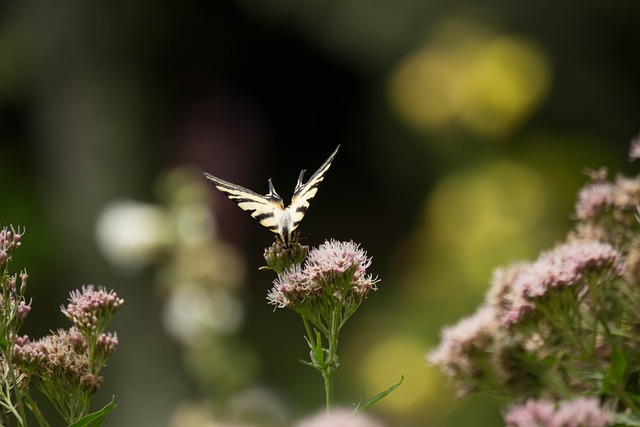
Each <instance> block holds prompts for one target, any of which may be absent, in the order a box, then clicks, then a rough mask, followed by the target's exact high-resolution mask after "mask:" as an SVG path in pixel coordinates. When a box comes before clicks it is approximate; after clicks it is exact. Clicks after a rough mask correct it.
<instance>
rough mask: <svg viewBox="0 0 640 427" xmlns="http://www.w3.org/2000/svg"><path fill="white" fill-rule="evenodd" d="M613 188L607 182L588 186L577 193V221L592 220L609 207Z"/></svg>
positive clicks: (612, 197)
mask: <svg viewBox="0 0 640 427" xmlns="http://www.w3.org/2000/svg"><path fill="white" fill-rule="evenodd" d="M614 193H615V186H614V185H613V184H611V183H608V182H598V183H594V184H589V185H587V186H586V187H584V188H582V189H581V190H580V192H579V193H578V201H577V203H576V217H577V218H578V219H579V220H583V221H584V220H589V219H593V218H595V217H596V216H598V215H599V214H601V213H603V212H605V211H606V210H607V209H609V208H610V207H611V205H612V204H613V200H614Z"/></svg>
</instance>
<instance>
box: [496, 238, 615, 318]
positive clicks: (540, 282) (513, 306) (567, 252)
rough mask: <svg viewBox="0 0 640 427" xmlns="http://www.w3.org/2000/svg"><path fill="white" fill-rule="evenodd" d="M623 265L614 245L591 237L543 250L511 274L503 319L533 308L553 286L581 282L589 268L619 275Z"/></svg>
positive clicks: (605, 273)
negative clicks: (510, 285)
mask: <svg viewBox="0 0 640 427" xmlns="http://www.w3.org/2000/svg"><path fill="white" fill-rule="evenodd" d="M624 267H625V266H624V262H623V257H622V255H621V254H620V252H618V251H617V250H616V249H614V248H613V246H611V245H609V244H608V243H601V242H597V241H592V240H583V241H579V240H577V241H570V242H568V243H565V244H563V245H560V246H558V247H556V248H555V249H553V250H551V251H548V252H543V253H542V254H541V255H540V257H539V258H538V259H537V260H536V262H534V263H533V264H529V265H528V266H527V267H525V268H520V269H518V271H517V272H516V274H514V275H513V277H511V280H512V290H511V292H510V293H508V294H506V299H507V304H506V305H507V306H508V308H507V310H506V312H505V314H504V315H503V318H502V319H503V323H505V324H514V323H516V322H518V321H519V320H520V319H521V318H522V317H523V315H524V314H526V313H527V312H529V311H532V310H533V309H534V305H535V304H534V303H535V301H536V300H542V298H543V297H545V296H547V295H548V293H549V292H550V291H552V290H553V289H555V288H561V287H564V286H580V285H583V284H584V282H585V279H586V278H587V277H588V276H589V274H590V273H592V272H600V273H601V274H602V275H603V277H609V274H612V275H613V277H619V276H621V275H622V274H623V272H624ZM596 274H598V273H596Z"/></svg>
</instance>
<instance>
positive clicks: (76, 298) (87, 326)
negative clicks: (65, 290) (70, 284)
mask: <svg viewBox="0 0 640 427" xmlns="http://www.w3.org/2000/svg"><path fill="white" fill-rule="evenodd" d="M123 303H124V300H123V299H122V298H118V295H116V293H115V292H113V291H109V292H107V291H106V290H105V289H104V288H103V287H98V288H97V289H96V288H94V286H93V285H88V286H83V287H82V290H75V291H73V292H71V294H70V297H69V304H68V305H67V307H66V308H65V307H61V310H62V313H64V315H65V316H67V318H68V319H69V320H71V321H72V322H73V324H74V325H75V327H76V328H78V330H79V331H81V332H83V333H91V334H95V335H100V334H101V333H102V331H103V330H104V328H105V327H106V325H107V324H108V323H109V321H110V320H111V316H112V315H113V314H114V313H115V312H116V311H118V309H120V307H121V306H122V304H123Z"/></svg>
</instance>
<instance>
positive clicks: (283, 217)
mask: <svg viewBox="0 0 640 427" xmlns="http://www.w3.org/2000/svg"><path fill="white" fill-rule="evenodd" d="M339 148H340V146H339V145H338V147H337V148H336V149H335V151H334V152H333V153H332V154H331V156H329V158H328V159H327V160H326V161H325V162H324V163H323V164H322V166H320V168H319V169H318V170H317V171H316V172H315V173H314V174H313V175H311V178H309V180H308V181H307V182H306V183H304V184H303V183H302V180H303V178H304V173H305V171H306V170H305V169H303V170H302V172H300V176H299V177H298V183H297V184H296V188H295V189H294V190H293V196H292V197H291V203H290V204H289V206H287V207H284V203H283V201H282V197H280V196H279V195H278V193H277V192H276V190H275V188H273V183H272V182H271V179H269V181H268V182H269V192H268V193H267V194H265V195H264V196H262V195H260V194H258V193H254V192H253V191H251V190H249V189H247V188H244V187H241V186H239V185H237V184H232V183H230V182H227V181H224V180H222V179H220V178H218V177H215V176H213V175H211V174H208V173H206V172H204V176H205V177H207V179H209V180H210V181H211V182H213V185H215V186H216V188H217V189H218V190H220V191H221V192H222V193H224V194H225V195H226V196H227V197H228V198H229V199H230V200H232V201H234V202H235V203H236V204H237V205H238V206H240V208H241V209H242V210H244V211H247V212H248V213H249V214H250V215H251V216H252V217H254V218H255V219H256V220H257V221H258V222H259V223H260V224H262V225H263V226H264V227H266V228H268V229H269V230H271V231H272V232H273V233H275V234H276V237H277V239H278V240H280V241H281V242H282V243H283V244H284V245H285V246H290V245H291V243H293V242H295V241H296V240H297V234H298V233H296V232H295V231H296V229H297V228H298V225H299V224H300V221H302V218H304V215H305V214H306V213H307V210H308V209H309V204H310V202H311V199H313V198H314V197H315V195H316V193H317V192H318V187H319V186H320V183H321V182H322V181H323V180H324V176H325V174H326V173H327V171H328V170H329V167H331V162H333V159H334V158H335V157H336V154H338V149H339Z"/></svg>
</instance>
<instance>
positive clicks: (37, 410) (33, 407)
mask: <svg viewBox="0 0 640 427" xmlns="http://www.w3.org/2000/svg"><path fill="white" fill-rule="evenodd" d="M24 398H25V400H26V401H27V405H28V407H29V409H30V410H31V412H32V413H33V414H34V415H35V417H36V420H37V421H38V424H39V425H40V426H41V427H50V426H49V423H48V422H47V420H46V419H45V417H44V415H42V412H40V408H39V407H38V404H37V403H36V402H35V401H34V400H33V399H32V398H31V395H30V394H29V392H28V391H27V392H25V396H24Z"/></svg>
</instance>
